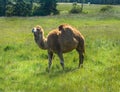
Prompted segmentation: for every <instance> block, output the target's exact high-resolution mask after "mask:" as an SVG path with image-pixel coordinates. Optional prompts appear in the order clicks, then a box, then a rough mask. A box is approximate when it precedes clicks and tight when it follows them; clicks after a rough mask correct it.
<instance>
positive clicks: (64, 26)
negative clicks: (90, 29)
mask: <svg viewBox="0 0 120 92" xmlns="http://www.w3.org/2000/svg"><path fill="white" fill-rule="evenodd" d="M69 26H70V25H68V24H62V25H60V26H59V27H58V29H59V30H60V31H61V30H64V29H65V28H67V27H69Z"/></svg>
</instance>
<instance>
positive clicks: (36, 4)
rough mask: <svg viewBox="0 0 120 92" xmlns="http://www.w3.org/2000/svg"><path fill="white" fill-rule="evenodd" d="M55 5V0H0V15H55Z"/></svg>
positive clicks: (56, 12)
mask: <svg viewBox="0 0 120 92" xmlns="http://www.w3.org/2000/svg"><path fill="white" fill-rule="evenodd" d="M56 6H57V1H56V0H0V16H45V15H50V14H53V15H55V14H59V11H58V10H57V9H56Z"/></svg>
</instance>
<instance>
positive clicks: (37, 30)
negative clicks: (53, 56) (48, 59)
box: [32, 25, 44, 40]
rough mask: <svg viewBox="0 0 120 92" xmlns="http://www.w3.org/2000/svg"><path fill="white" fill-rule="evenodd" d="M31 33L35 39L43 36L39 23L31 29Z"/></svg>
mask: <svg viewBox="0 0 120 92" xmlns="http://www.w3.org/2000/svg"><path fill="white" fill-rule="evenodd" d="M32 33H33V34H34V37H35V40H38V39H42V38H43V36H44V31H43V29H42V27H41V26H39V25H37V26H36V27H34V28H33V29H32Z"/></svg>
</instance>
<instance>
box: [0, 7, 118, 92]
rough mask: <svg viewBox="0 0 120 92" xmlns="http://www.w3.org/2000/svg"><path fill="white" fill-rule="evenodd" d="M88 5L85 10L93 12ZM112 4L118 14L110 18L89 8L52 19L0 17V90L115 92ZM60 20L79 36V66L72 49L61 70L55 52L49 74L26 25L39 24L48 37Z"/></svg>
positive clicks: (115, 40) (44, 53)
mask: <svg viewBox="0 0 120 92" xmlns="http://www.w3.org/2000/svg"><path fill="white" fill-rule="evenodd" d="M63 6H64V5H63ZM64 7H66V9H68V8H69V6H68V8H67V6H64ZM88 7H90V8H88ZM92 7H93V5H92V6H86V7H85V8H86V9H88V11H92ZM98 7H102V6H96V5H95V6H94V7H93V9H94V10H95V11H98V10H97V8H98ZM114 7H117V8H119V7H118V6H114ZM117 8H115V10H116V11H117V12H118V14H117V15H113V16H112V17H111V16H108V17H105V16H106V15H103V16H104V17H103V16H102V14H100V15H99V14H98V12H99V11H98V12H96V13H95V12H94V15H93V14H92V13H90V12H88V14H79V15H68V14H65V13H64V14H61V15H57V16H54V17H53V16H46V17H25V18H24V17H21V18H20V17H12V18H5V17H1V18H0V92H59V91H62V92H119V91H120V62H119V59H120V26H119V24H120V19H119V16H118V15H119V14H120V12H119V10H117ZM62 9H63V8H62V7H61V11H62ZM61 23H69V24H70V25H72V26H74V27H76V28H77V29H79V30H80V32H81V33H82V34H83V35H84V37H85V47H86V53H85V61H84V67H83V68H80V69H77V66H78V53H77V52H76V51H75V50H73V51H72V52H70V53H66V54H64V59H65V70H64V71H63V70H62V68H61V66H60V64H59V58H58V57H57V56H56V55H54V59H53V65H52V68H51V72H50V73H47V72H46V68H47V66H48V60H47V58H48V57H47V51H44V50H41V49H39V48H38V46H37V45H36V44H35V42H34V39H33V35H32V33H31V29H32V28H33V27H34V26H35V25H37V24H40V25H41V26H43V28H44V30H45V35H47V34H48V32H49V31H51V30H52V29H53V28H56V27H58V26H59V25H60V24H61Z"/></svg>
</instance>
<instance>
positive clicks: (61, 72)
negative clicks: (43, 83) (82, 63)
mask: <svg viewBox="0 0 120 92" xmlns="http://www.w3.org/2000/svg"><path fill="white" fill-rule="evenodd" d="M78 69H80V68H77V67H76V68H71V67H65V69H64V70H62V69H51V70H50V72H48V71H44V72H42V73H41V75H48V76H49V78H54V77H59V76H62V75H66V74H68V73H71V72H75V71H77V70H78Z"/></svg>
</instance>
